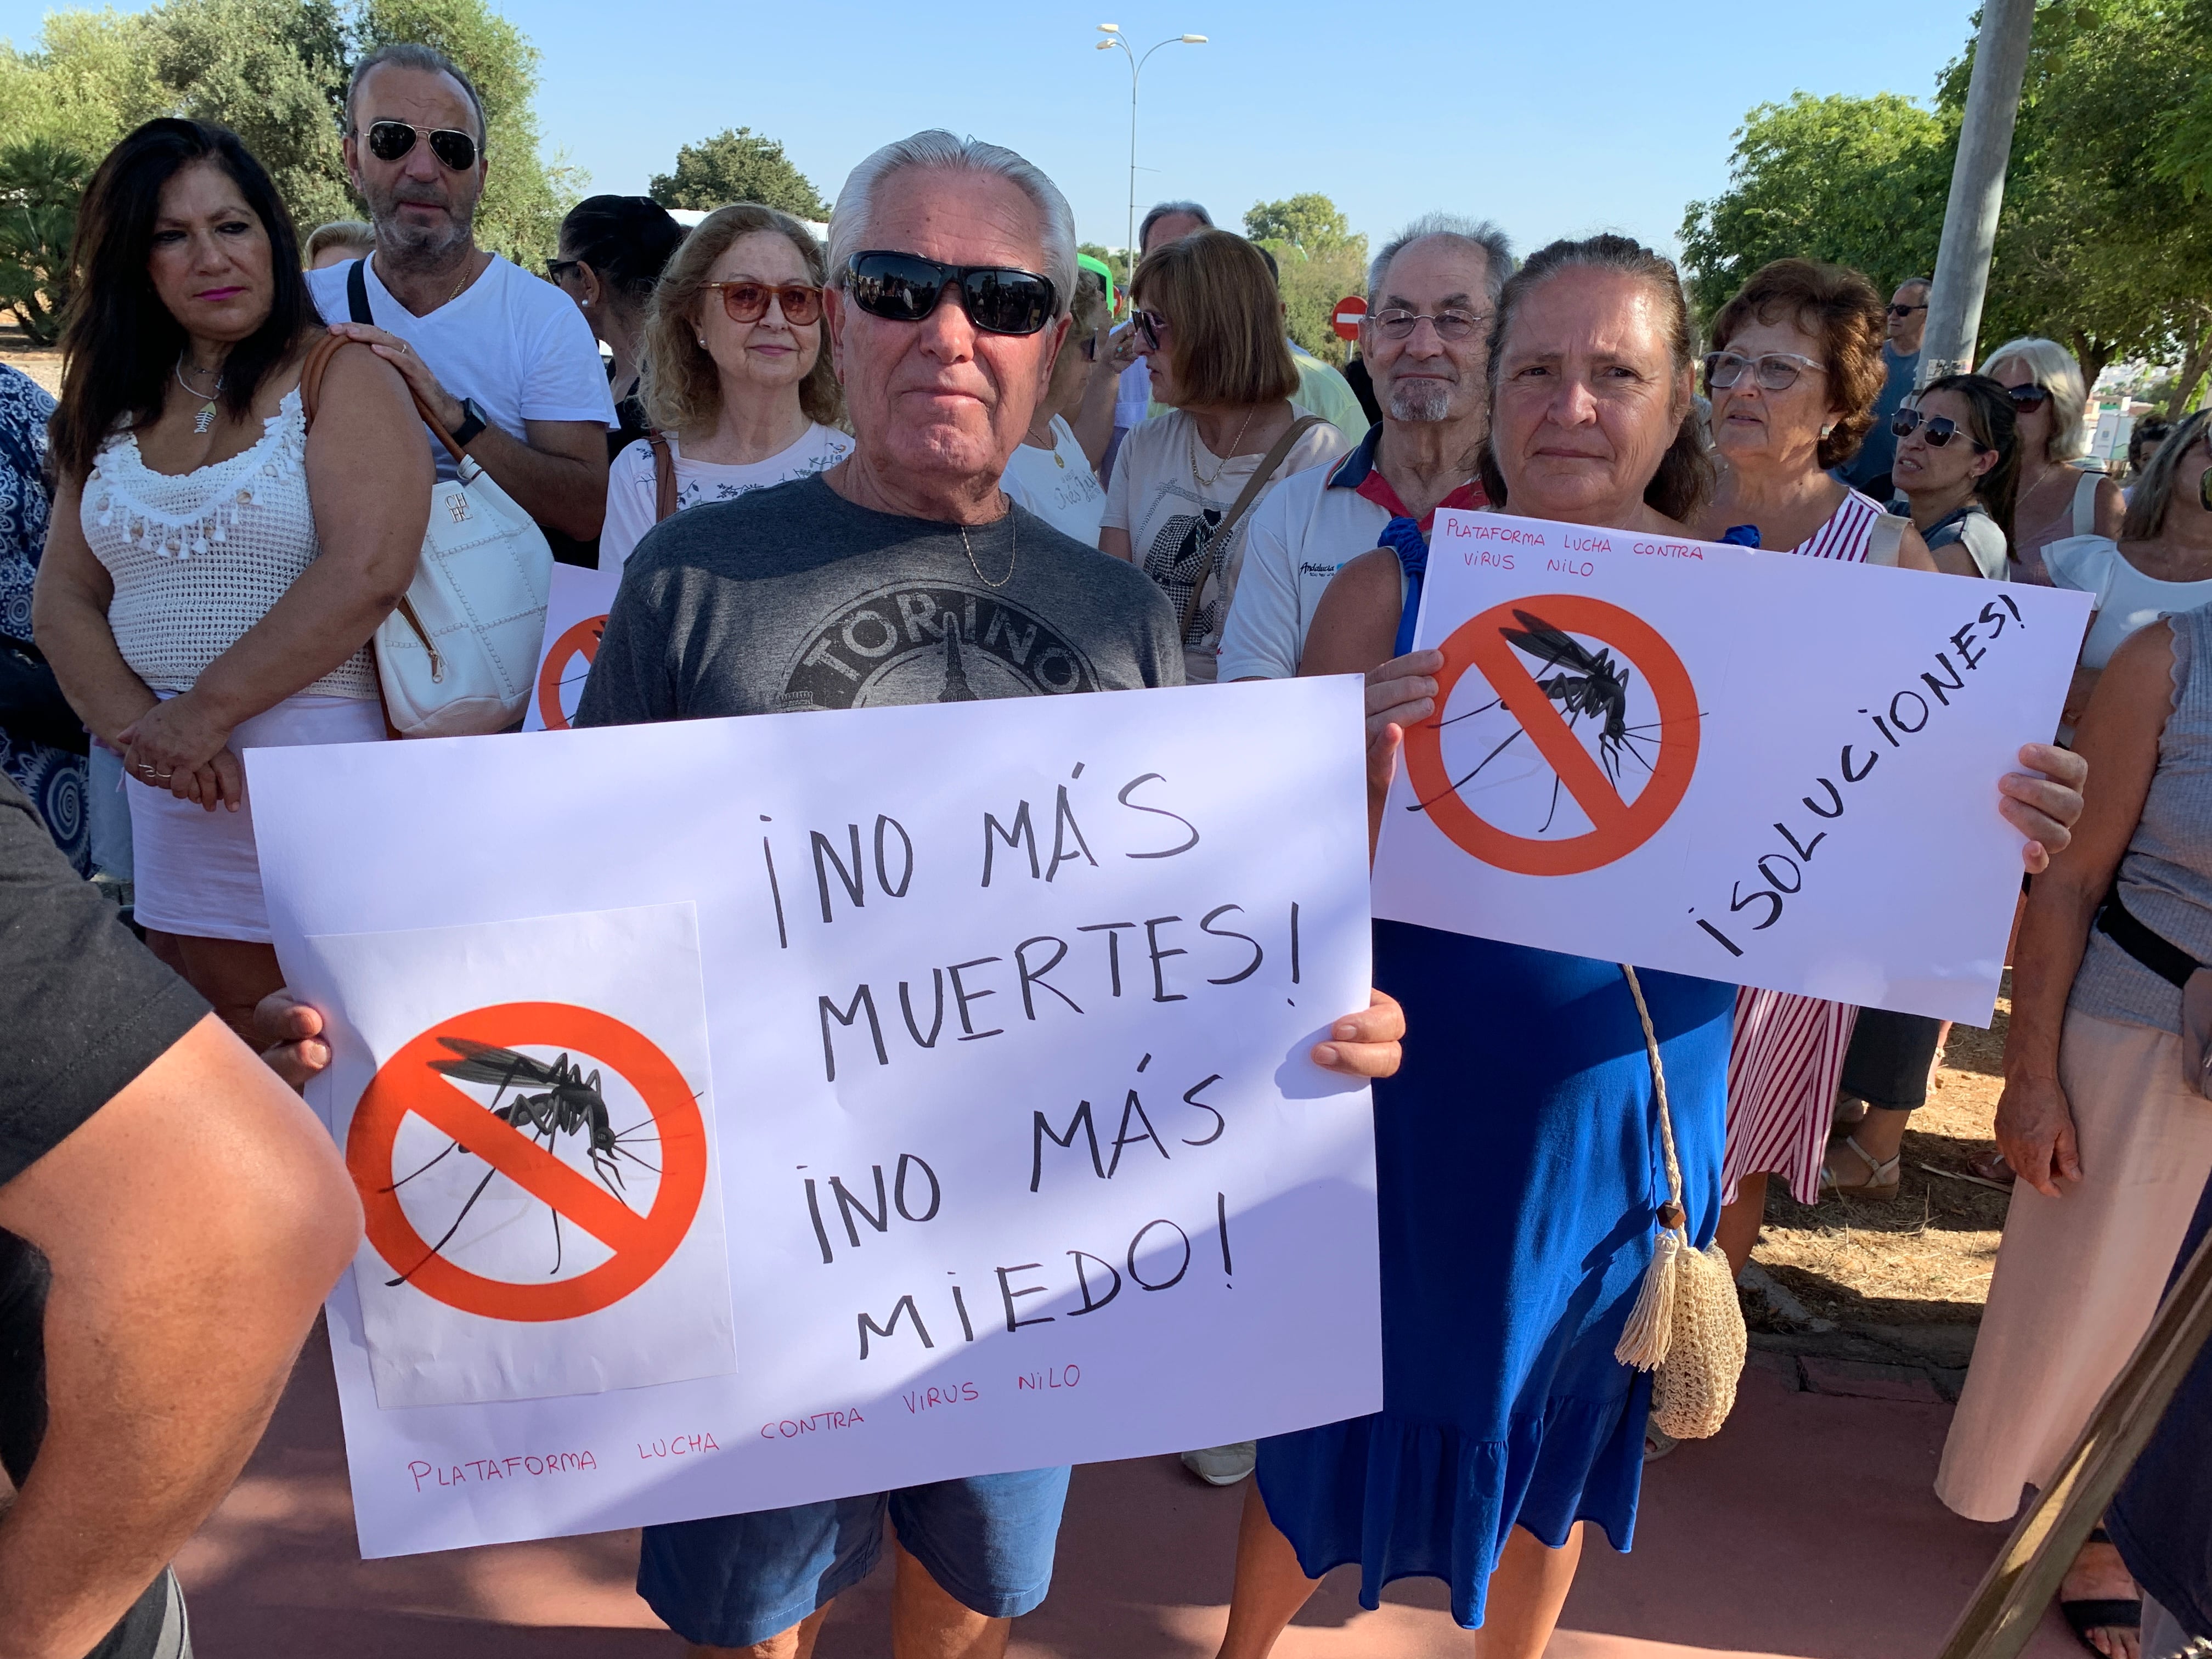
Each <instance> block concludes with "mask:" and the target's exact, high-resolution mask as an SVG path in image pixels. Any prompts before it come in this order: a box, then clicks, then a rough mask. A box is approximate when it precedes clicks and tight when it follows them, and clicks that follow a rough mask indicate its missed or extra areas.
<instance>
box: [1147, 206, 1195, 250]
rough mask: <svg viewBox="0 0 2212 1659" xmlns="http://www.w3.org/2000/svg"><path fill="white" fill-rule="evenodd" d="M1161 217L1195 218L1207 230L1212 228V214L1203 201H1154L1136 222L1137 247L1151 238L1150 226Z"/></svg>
mask: <svg viewBox="0 0 2212 1659" xmlns="http://www.w3.org/2000/svg"><path fill="white" fill-rule="evenodd" d="M1163 219H1195V220H1197V221H1198V222H1199V223H1200V224H1201V225H1204V226H1205V227H1206V228H1207V229H1208V230H1212V228H1213V216H1212V214H1210V213H1208V212H1207V211H1206V204H1204V203H1203V202H1155V203H1153V204H1152V206H1151V207H1149V208H1147V209H1146V210H1145V216H1144V217H1143V218H1141V219H1139V221H1138V222H1137V246H1139V247H1142V246H1144V245H1145V244H1146V242H1149V241H1150V240H1152V227H1153V226H1154V225H1156V224H1158V223H1159V222H1160V221H1161V220H1163Z"/></svg>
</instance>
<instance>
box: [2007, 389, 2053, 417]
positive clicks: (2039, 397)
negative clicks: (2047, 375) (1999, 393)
mask: <svg viewBox="0 0 2212 1659" xmlns="http://www.w3.org/2000/svg"><path fill="white" fill-rule="evenodd" d="M2005 396H2006V397H2008V398H2011V399H2012V406H2013V407H2014V408H2015V409H2017V410H2022V411H2023V412H2025V411H2027V410H2036V409H2040V408H2042V407H2043V406H2044V404H2047V403H2049V402H2050V401H2051V388H2050V387H2048V386H2037V385H2034V384H2033V382H2031V383H2030V384H2028V385H2027V386H2007V387H2006V388H2005Z"/></svg>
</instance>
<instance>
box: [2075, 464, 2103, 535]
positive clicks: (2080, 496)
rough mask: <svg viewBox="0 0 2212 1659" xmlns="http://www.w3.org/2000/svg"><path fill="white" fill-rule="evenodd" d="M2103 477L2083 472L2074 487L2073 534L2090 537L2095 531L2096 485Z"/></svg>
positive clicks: (2094, 473) (2098, 473)
mask: <svg viewBox="0 0 2212 1659" xmlns="http://www.w3.org/2000/svg"><path fill="white" fill-rule="evenodd" d="M2104 476H2105V475H2104V474H2103V473H2101V472H2084V473H2083V474H2082V475H2081V483H2077V484H2075V486H2074V533H2075V535H2077V536H2092V535H2094V534H2095V533H2096V531H2097V483H2098V480H2100V478H2102V477H2104Z"/></svg>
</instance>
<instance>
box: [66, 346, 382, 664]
mask: <svg viewBox="0 0 2212 1659" xmlns="http://www.w3.org/2000/svg"><path fill="white" fill-rule="evenodd" d="M79 517H80V519H81V520H82V524H83V526H84V538H85V541H86V543H87V544H88V545H89V546H90V547H91V549H92V551H93V554H94V556H95V557H96V558H98V559H99V561H100V563H101V564H103V565H105V566H106V568H107V573H108V574H109V575H110V576H112V578H113V579H114V581H115V597H114V599H112V600H111V601H110V602H109V604H108V607H107V625H108V628H109V629H110V630H111V631H112V632H113V634H114V635H115V644H116V648H117V649H118V650H119V651H120V652H121V653H123V660H124V661H125V662H126V663H128V664H129V665H130V666H131V672H132V673H134V674H136V675H137V676H138V678H140V679H142V680H143V681H145V683H146V684H147V685H148V686H149V687H150V688H151V689H152V690H155V691H160V692H164V693H174V692H179V691H187V690H191V686H192V684H193V683H194V682H195V681H197V679H198V678H199V677H200V675H201V673H202V672H203V671H204V670H205V669H206V667H207V665H209V664H210V663H211V662H213V661H214V660H215V659H216V658H217V657H219V656H221V655H222V653H224V652H225V651H228V649H229V648H230V647H232V646H233V645H235V644H236V643H237V642H238V641H239V638H240V636H241V635H244V634H245V633H246V630H247V629H250V628H252V626H253V625H254V624H255V623H258V622H259V621H260V620H261V619H262V617H265V616H267V615H268V614H269V611H270V607H271V606H272V605H275V604H276V601H277V600H279V599H282V598H283V597H284V593H285V592H286V590H287V589H289V587H290V586H292V584H293V583H294V582H295V581H296V580H299V578H300V575H301V573H302V572H303V571H305V570H306V569H307V567H308V566H309V565H310V564H313V562H314V561H315V556H316V554H317V553H319V551H320V550H321V547H320V544H319V543H318V542H317V541H316V539H315V515H314V510H313V507H312V506H310V504H309V502H308V500H307V418H306V416H304V415H302V414H301V408H300V392H299V389H298V388H297V387H295V388H293V390H292V391H290V392H287V393H286V394H285V396H284V401H283V403H282V404H279V405H278V407H277V410H276V413H275V414H274V415H272V416H270V417H269V418H268V420H267V421H266V422H264V424H263V428H262V433H261V438H260V441H258V442H257V443H255V444H254V445H253V447H252V448H250V449H246V450H243V451H241V452H240V453H238V454H236V455H234V456H232V457H231V458H230V459H228V460H227V461H217V462H216V463H215V465H212V466H204V467H201V468H199V469H198V470H197V471H192V472H187V473H184V474H182V475H181V476H179V477H171V476H170V475H168V474H167V473H161V472H156V471H153V470H152V469H151V468H150V467H149V466H148V465H146V463H145V461H144V459H143V458H142V457H141V456H140V454H139V453H138V440H137V436H136V435H133V434H131V433H129V432H121V433H118V434H116V435H114V436H112V437H111V438H109V439H108V441H106V443H105V444H103V445H102V446H101V447H100V455H99V458H98V459H96V460H95V461H94V463H93V466H92V471H91V474H90V475H89V476H88V477H87V478H86V479H85V482H84V496H83V501H82V507H81V510H80V513H79ZM300 695H301V696H325V697H358V698H370V697H374V696H376V669H375V666H374V663H373V662H372V661H371V659H370V657H369V653H368V648H367V647H363V648H362V650H361V651H359V652H358V653H356V654H355V655H354V656H353V657H352V658H351V659H349V660H348V661H347V662H345V663H343V664H342V665H339V666H338V667H337V668H336V669H334V670H333V671H331V672H330V673H328V674H325V675H324V676H323V678H320V679H319V680H317V681H316V682H315V683H314V684H313V685H310V686H307V687H306V688H305V689H304V690H302V692H301V694H300Z"/></svg>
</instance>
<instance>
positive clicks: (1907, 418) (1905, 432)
mask: <svg viewBox="0 0 2212 1659" xmlns="http://www.w3.org/2000/svg"><path fill="white" fill-rule="evenodd" d="M1923 428H1925V430H1923ZM1889 429H1890V431H1891V432H1892V433H1893V434H1894V435H1897V436H1898V437H1900V438H1909V437H1911V435H1913V434H1914V433H1916V432H1918V433H1920V435H1921V436H1923V437H1924V438H1926V439H1927V440H1928V441H1929V443H1931V444H1933V445H1934V446H1935V447H1936V448H1938V449H1941V448H1942V447H1944V446H1945V445H1946V444H1948V443H1949V442H1950V441H1951V440H1952V439H1954V438H1964V439H1966V447H1967V448H1969V449H1971V450H1972V451H1973V452H1974V453H1976V454H1983V453H1991V454H1993V453H1996V452H1995V451H1993V450H1991V449H1990V446H1989V445H1987V444H1983V443H1976V442H1975V441H1974V440H1973V439H1972V437H1971V436H1969V435H1967V434H1966V433H1964V432H1962V431H1960V429H1959V423H1958V422H1956V421H1954V420H1953V419H1952V418H1951V417H1950V416H1948V415H1923V414H1922V413H1921V412H1920V411H1919V410H1917V409H1900V410H1898V411H1897V413H1896V414H1894V415H1893V416H1890V417H1889Z"/></svg>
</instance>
